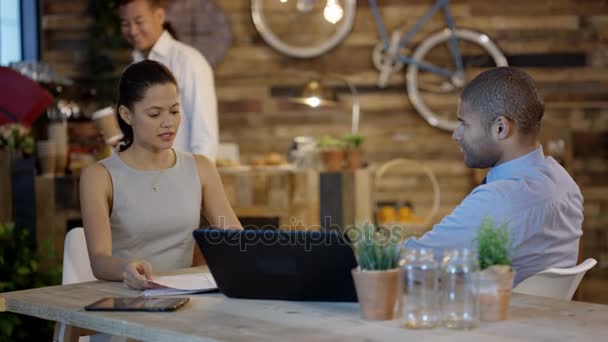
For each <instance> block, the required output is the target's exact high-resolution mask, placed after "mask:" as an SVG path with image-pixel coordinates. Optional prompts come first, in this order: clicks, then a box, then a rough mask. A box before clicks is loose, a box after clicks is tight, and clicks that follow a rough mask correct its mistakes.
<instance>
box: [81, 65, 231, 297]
mask: <svg viewBox="0 0 608 342" xmlns="http://www.w3.org/2000/svg"><path fill="white" fill-rule="evenodd" d="M117 99H118V100H117V106H116V108H117V109H116V113H117V115H118V121H119V125H120V127H121V129H122V130H123V133H124V139H123V146H122V148H121V151H120V152H117V153H115V154H113V155H112V156H110V157H109V158H107V159H104V160H102V161H100V162H98V163H96V164H94V165H92V166H90V167H88V168H87V169H86V170H85V171H84V172H83V174H82V176H81V180H80V204H81V209H82V218H83V224H84V230H85V236H86V240H87V247H88V250H89V257H90V261H91V268H92V270H93V274H94V275H95V277H96V278H98V279H103V280H110V281H124V282H125V284H127V285H128V286H129V287H131V288H134V289H145V288H149V287H151V284H150V283H149V280H150V279H151V278H152V270H154V271H160V272H163V271H169V270H173V269H177V268H184V267H189V266H191V265H196V264H198V263H200V260H201V258H200V254H198V248H195V245H194V239H193V238H192V231H193V230H194V229H196V228H198V227H199V220H200V213H201V209H202V211H203V214H204V215H205V218H206V219H207V221H208V222H209V223H210V224H211V225H213V226H218V227H222V228H234V229H241V224H240V222H239V221H238V219H237V218H236V215H235V214H234V211H233V210H232V208H231V207H230V204H229V203H228V200H227V199H226V195H225V193H224V189H223V187H222V183H221V180H220V177H219V175H218V173H217V170H216V169H215V166H214V165H213V163H212V162H210V161H209V160H208V159H207V158H206V157H204V156H200V155H193V154H192V153H188V152H179V151H176V150H174V149H173V148H172V144H173V140H174V138H175V135H176V133H177V130H178V127H179V123H180V119H181V113H180V104H179V94H178V86H177V82H176V81H175V78H174V77H173V75H172V74H171V72H170V71H169V70H168V69H167V68H166V67H165V66H164V65H162V64H161V63H158V62H155V61H151V60H144V61H142V62H138V63H135V64H132V65H130V66H129V67H128V68H127V69H126V70H125V71H124V72H123V74H122V76H121V78H120V83H119V86H118V96H117ZM193 253H194V254H193Z"/></svg>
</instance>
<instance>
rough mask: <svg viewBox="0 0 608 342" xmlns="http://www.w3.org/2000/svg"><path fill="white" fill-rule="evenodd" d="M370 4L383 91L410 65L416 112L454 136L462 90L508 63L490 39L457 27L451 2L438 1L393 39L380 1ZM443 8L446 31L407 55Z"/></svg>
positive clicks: (408, 81)
mask: <svg viewBox="0 0 608 342" xmlns="http://www.w3.org/2000/svg"><path fill="white" fill-rule="evenodd" d="M368 1H369V5H370V8H371V10H372V13H373V15H374V20H375V22H376V27H377V29H378V33H379V35H380V39H381V41H380V42H379V43H378V44H377V45H376V46H375V48H374V50H373V54H372V59H373V61H374V66H375V67H376V68H377V69H378V70H379V71H380V74H379V78H378V86H379V87H385V86H386V85H387V83H388V80H389V78H390V76H391V75H392V74H394V73H396V72H398V71H399V70H401V69H402V68H403V66H404V65H405V64H408V68H407V73H406V87H407V93H408V96H409V98H410V101H411V103H412V105H413V106H414V108H416V110H417V111H418V112H419V113H420V114H421V115H422V117H423V118H424V119H425V120H426V121H427V122H428V123H429V124H430V125H431V126H433V127H437V128H440V129H443V130H447V131H453V130H454V129H455V128H456V126H457V124H458V121H457V118H456V108H457V103H458V96H459V93H460V90H461V89H462V88H463V87H464V86H465V85H466V84H467V82H468V81H469V80H471V79H473V78H474V77H475V76H477V75H478V74H479V73H480V72H482V71H483V70H484V69H486V68H490V67H494V66H506V65H507V59H506V58H505V56H504V55H503V53H502V52H501V51H500V49H499V48H498V47H497V46H496V44H494V43H493V42H492V40H491V39H490V38H489V37H488V36H487V35H485V34H483V33H479V32H474V31H471V30H466V29H457V28H456V27H455V25H454V20H453V18H452V14H451V12H450V1H449V0H436V1H435V4H434V5H433V6H432V7H431V8H430V9H429V10H428V11H427V12H426V13H425V14H424V15H423V16H422V17H421V18H420V19H419V20H418V21H417V22H416V24H415V25H414V27H413V28H412V29H411V30H409V31H408V32H407V33H405V34H403V31H402V30H401V29H396V30H395V31H393V33H392V34H391V36H390V37H389V36H388V33H387V30H386V27H385V25H384V22H383V20H382V15H381V14H380V10H379V9H378V5H377V2H376V0H368ZM442 9H443V12H444V16H445V21H446V24H447V27H446V28H445V29H443V30H441V31H439V32H436V33H433V34H431V35H430V36H429V37H427V38H425V39H424V40H423V41H422V42H421V43H420V44H419V45H418V47H417V48H416V50H415V51H414V53H413V54H411V56H410V55H408V53H407V50H406V48H405V47H406V45H407V44H408V43H409V42H410V40H411V39H412V37H413V36H414V34H416V33H417V32H419V31H420V30H421V28H422V27H423V26H424V25H425V24H426V23H427V22H428V21H429V19H430V18H431V17H432V16H433V15H434V14H435V13H437V12H438V11H440V10H442Z"/></svg>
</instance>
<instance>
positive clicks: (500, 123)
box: [492, 115, 513, 140]
mask: <svg viewBox="0 0 608 342" xmlns="http://www.w3.org/2000/svg"><path fill="white" fill-rule="evenodd" d="M512 130H513V124H512V123H511V121H510V120H509V119H507V117H505V116H502V115H501V116H499V117H497V118H496V119H494V123H493V124H492V136H494V138H496V140H503V139H506V138H508V137H509V136H510V135H511V131H512Z"/></svg>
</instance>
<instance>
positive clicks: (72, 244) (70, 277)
mask: <svg viewBox="0 0 608 342" xmlns="http://www.w3.org/2000/svg"><path fill="white" fill-rule="evenodd" d="M93 280H95V276H94V275H93V270H92V269H91V263H90V261H89V252H88V250H87V242H86V240H85V238H84V228H82V227H76V228H72V229H70V230H69V231H68V233H67V235H66V236H65V245H64V247H63V277H62V281H61V283H62V284H64V285H65V284H74V283H82V282H85V281H93Z"/></svg>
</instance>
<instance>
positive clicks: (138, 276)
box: [80, 163, 152, 289]
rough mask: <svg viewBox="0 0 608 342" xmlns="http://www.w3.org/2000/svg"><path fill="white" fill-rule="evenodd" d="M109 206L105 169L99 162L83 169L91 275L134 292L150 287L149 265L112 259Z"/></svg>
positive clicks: (109, 187)
mask: <svg viewBox="0 0 608 342" xmlns="http://www.w3.org/2000/svg"><path fill="white" fill-rule="evenodd" d="M111 203H112V180H111V178H110V175H109V173H108V171H107V170H106V168H105V167H104V166H103V165H101V164H98V163H97V164H94V165H92V166H90V167H88V168H86V169H85V170H84V171H83V173H82V175H81V177H80V208H81V211H82V222H83V225H84V232H85V237H86V241H87V248H88V251H89V259H90V262H91V269H92V270H93V275H95V278H97V279H102V280H109V281H124V282H125V283H126V284H127V285H129V286H130V287H132V288H135V289H143V288H147V287H150V286H149V285H148V283H147V281H146V278H147V279H150V278H151V276H152V270H151V266H150V264H149V263H148V262H146V261H143V260H138V261H132V260H126V259H121V258H115V257H113V256H112V232H111V230H110V208H111Z"/></svg>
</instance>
